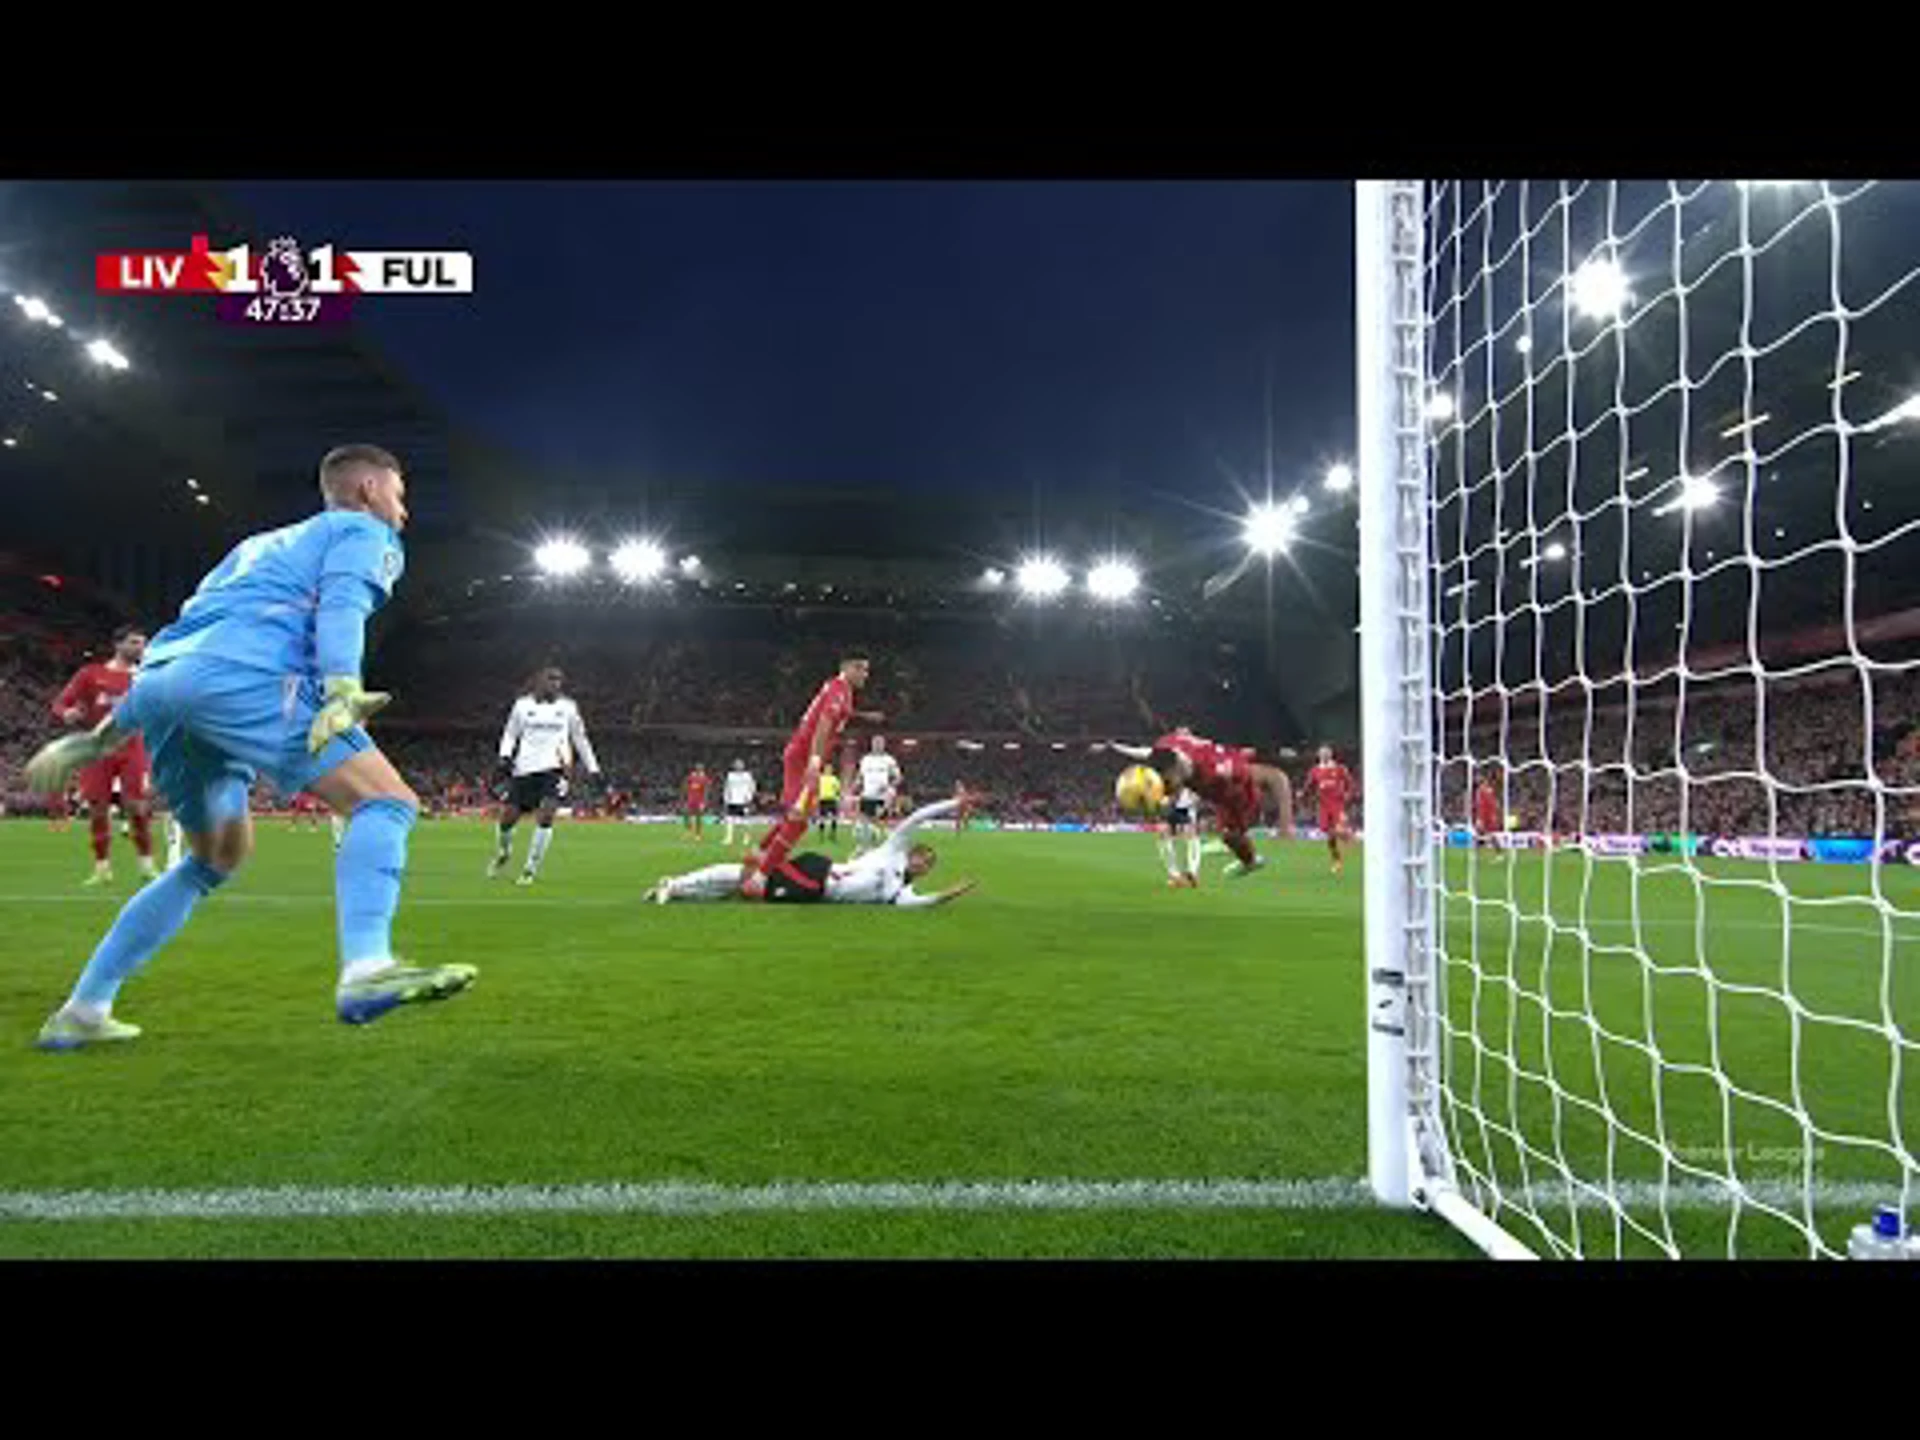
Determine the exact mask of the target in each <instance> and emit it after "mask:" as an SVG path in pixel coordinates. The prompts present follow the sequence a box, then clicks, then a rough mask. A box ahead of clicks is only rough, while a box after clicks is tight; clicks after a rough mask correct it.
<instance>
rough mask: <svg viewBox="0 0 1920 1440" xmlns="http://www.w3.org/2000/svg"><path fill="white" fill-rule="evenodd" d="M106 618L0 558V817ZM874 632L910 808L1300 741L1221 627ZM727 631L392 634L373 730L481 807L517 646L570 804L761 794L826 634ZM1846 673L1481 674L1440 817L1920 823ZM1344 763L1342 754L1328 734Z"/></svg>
mask: <svg viewBox="0 0 1920 1440" xmlns="http://www.w3.org/2000/svg"><path fill="white" fill-rule="evenodd" d="M116 618H117V617H116V616H115V615H113V614H112V613H111V611H110V609H109V608H108V607H106V606H105V604H104V602H102V601H101V600H100V599H99V597H97V596H91V595H88V594H86V593H85V592H84V591H82V590H81V589H79V588H78V587H63V586H60V585H53V584H49V583H47V581H46V578H45V577H40V576H34V575H31V574H27V573H23V572H20V571H18V570H12V571H6V570H0V806H4V807H5V809H6V810H7V811H11V812H13V813H20V812H22V811H33V810H36V809H39V808H42V807H40V806H37V805H36V804H34V803H33V802H32V801H30V800H29V799H28V797H26V796H25V794H24V793H23V787H22V783H21V776H20V771H21V766H22V765H23V764H24V762H25V760H26V758H27V756H28V755H30V754H31V753H32V752H33V750H34V749H36V748H37V747H38V746H39V745H40V744H42V743H44V742H45V740H46V739H47V738H48V736H49V735H50V734H51V733H52V732H53V730H54V729H55V728H56V726H55V723H54V722H53V720H52V718H51V716H50V715H49V713H48V705H49V703H50V701H51V699H52V697H53V695H54V694H56V693H57V692H58V690H59V689H60V687H61V685H63V684H64V683H65V681H66V679H67V678H68V676H69V675H71V673H72V671H73V669H74V668H75V667H76V666H77V665H78V664H80V663H81V662H82V660H84V659H85V658H87V656H88V654H89V653H90V652H98V651H100V650H102V649H103V648H104V645H105V641H106V636H107V634H108V633H109V632H110V630H111V626H112V624H113V623H114V620H115V619H116ZM510 623H511V622H510V621H509V622H507V624H510ZM843 623H844V621H843ZM821 628H826V629H829V630H831V629H832V628H833V627H832V626H831V625H829V626H826V627H821ZM879 628H881V629H882V630H883V631H884V630H886V628H887V627H879ZM893 628H894V630H895V631H896V632H897V633H893V634H888V635H883V638H882V639H881V640H880V641H879V642H878V643H874V644H869V645H863V646H861V647H860V648H861V649H863V650H865V651H867V652H868V653H869V654H870V655H871V657H872V659H873V661H874V675H875V681H874V686H873V688H872V689H871V690H870V691H869V692H868V694H867V697H866V703H870V704H871V705H872V706H873V708H875V709H877V710H879V711H881V712H882V713H883V714H885V716H886V721H885V723H884V725H882V726H879V727H874V726H859V727H856V728H855V730H854V731H853V732H851V734H850V738H849V741H848V748H847V750H846V751H845V752H844V753H843V754H842V756H841V766H842V769H843V770H850V769H851V767H852V765H853V764H854V763H855V762H856V761H857V756H858V751H859V750H860V749H863V748H864V747H865V745H866V744H867V741H868V737H869V736H871V735H872V734H874V733H883V734H885V735H887V736H888V737H889V739H890V742H891V744H892V748H893V749H894V752H895V754H896V755H897V757H898V758H899V759H900V761H901V764H902V766H903V768H904V771H905V775H906V791H907V795H906V798H907V800H908V801H910V802H914V801H920V800H924V799H926V798H931V797H938V796H944V795H947V794H951V793H952V791H953V787H954V784H955V782H956V781H964V782H965V783H966V785H967V786H968V788H969V789H970V790H973V791H976V792H979V793H981V795H982V796H983V800H982V804H981V806H980V813H982V814H984V815H987V816H990V817H992V818H995V819H998V820H1001V821H1003V822H1008V821H1013V822H1018V821H1034V822H1039V821H1073V820H1080V821H1087V822H1099V821H1102V820H1105V819H1109V818H1112V817H1113V814H1114V807H1113V800H1112V791H1111V786H1112V780H1113V775H1114V773H1115V770H1116V768H1117V765H1116V757H1115V756H1114V755H1113V754H1112V753H1111V752H1109V751H1106V750H1105V749H1104V748H1103V746H1102V742H1104V741H1108V740H1122V741H1127V742H1131V743H1139V742H1141V741H1142V740H1144V739H1148V738H1151V737H1152V736H1153V735H1155V734H1158V733H1160V732H1161V731H1162V730H1164V729H1169V728H1172V727H1173V726H1174V725H1176V724H1188V725H1191V726H1192V727H1193V728H1194V729H1196V730H1198V731H1200V732H1201V733H1211V734H1216V735H1218V736H1219V737H1221V738H1224V739H1229V740H1232V741H1235V742H1244V743H1250V744H1254V745H1257V746H1259V747H1260V748H1261V749H1262V750H1263V751H1266V752H1268V753H1270V754H1271V753H1276V752H1277V753H1279V754H1281V755H1282V756H1283V757H1284V758H1285V759H1286V761H1287V763H1288V765H1289V768H1290V769H1291V770H1292V771H1293V773H1294V778H1295V782H1296V786H1298V785H1299V784H1300V783H1301V782H1302V781H1303V780H1304V776H1305V771H1306V768H1307V767H1308V765H1310V764H1311V756H1310V751H1311V749H1312V747H1313V745H1314V744H1315V743H1317V739H1318V738H1319V737H1306V736H1291V735H1285V734H1276V733H1274V728H1275V727H1274V724H1273V722H1272V719H1271V717H1272V715H1273V714H1274V713H1275V712H1274V711H1273V710H1272V709H1271V708H1269V707H1267V706H1266V705H1265V703H1264V700H1265V698H1266V697H1263V696H1261V694H1260V693H1259V688H1260V682H1259V679H1258V677H1257V676H1256V675H1255V674H1253V673H1252V672H1251V669H1250V667H1249V665H1248V664H1247V663H1246V661H1245V660H1244V658H1243V657H1241V656H1239V655H1237V654H1236V653H1235V652H1234V651H1233V649H1232V647H1231V646H1228V645H1218V646H1175V645H1168V646H1154V645H1151V644H1149V645H1144V646H1143V645H1139V644H1136V643H1133V642H1132V641H1130V640H1125V639H1123V638H1122V637H1117V636H1115V635H1112V634H1106V635H1101V634H1093V633H1089V634H1082V635H1079V636H1077V637H1074V638H1072V639H1070V640H1068V641H1065V642H1063V641H1060V640H1056V641H1054V642H1052V643H1048V644H1040V643H1036V641H1035V639H1034V637H1033V636H1032V635H1031V634H1029V633H1026V632H1024V631H1023V630H1022V628H1021V627H1019V626H1017V625H1016V626H1002V627H981V626H978V625H975V626H970V627H968V628H967V630H966V631H965V633H964V634H961V633H949V634H945V635H940V634H933V635H921V634H915V633H913V632H911V631H910V630H907V629H904V628H903V627H893ZM734 630H735V633H731V634H726V635H714V634H711V633H707V632H705V631H702V632H700V633H699V634H694V633H678V634H676V633H667V634H650V635H649V634H640V635H636V634H633V633H631V631H630V629H629V628H627V627H626V626H625V625H624V624H623V623H621V622H618V621H608V620H607V619H606V618H604V617H602V618H601V619H600V620H599V621H598V622H597V623H594V624H581V625H569V626H566V627H565V628H556V629H554V630H553V631H552V632H551V633H549V634H546V635H542V636H536V637H534V638H533V639H532V640H531V641H529V640H527V639H526V638H525V637H519V636H515V637H514V638H513V643H502V642H503V639H504V638H505V636H504V635H495V636H488V635H486V634H484V633H481V634H475V633H463V634H460V635H458V636H457V637H454V636H446V635H435V634H433V633H430V632H429V633H426V634H415V635H411V636H403V638H402V640H401V643H399V644H398V645H396V646H395V647H393V648H392V649H390V650H389V651H387V652H385V653H383V654H382V655H381V656H380V664H381V665H382V666H383V667H385V668H386V671H387V673H392V674H395V675H404V676H405V683H404V684H400V683H396V684H395V689H396V690H397V691H398V693H399V699H398V701H397V702H396V704H395V705H394V707H393V709H392V710H391V711H390V712H389V715H388V716H387V717H383V720H382V722H381V740H382V744H383V745H384V746H385V747H386V748H387V749H388V750H389V751H390V752H391V753H392V754H393V755H394V756H395V759H396V761H397V762H398V763H399V765H400V766H401V768H402V770H403V771H404V773H406V774H407V776H408V777H409V779H410V781H411V782H412V783H413V785H414V787H415V788H416V789H417V790H418V791H419V792H420V794H421V795H422V797H423V798H424V799H425V800H426V801H427V803H428V805H429V807H430V808H431V809H433V810H436V811H440V812H446V811H453V810H462V809H474V808H482V807H484V806H486V805H488V804H490V803H491V799H492V797H491V792H490V785H491V782H492V777H493V763H494V757H495V754H496V753H497V747H498V742H499V734H500V727H501V724H502V722H503V720H504V717H505V714H506V710H507V707H508V705H509V704H510V703H511V700H512V698H513V697H514V696H515V695H517V694H519V693H520V692H521V689H522V688H523V685H524V682H525V680H526V678H527V675H528V673H529V672H530V670H531V669H532V668H533V667H534V666H535V665H537V664H541V663H557V664H560V665H561V666H563V667H564V668H565V670H566V673H567V690H568V693H569V694H571V695H572V696H573V697H574V699H575V700H576V701H577V702H578V703H579V705H580V708H581V711H582V713H583V715H584V716H585V718H586V720H587V724H588V727H589V730H590V732H591V734H592V736H593V738H594V742H595V745H596V748H597V749H598V751H599V754H600V758H601V761H602V764H603V766H604V767H605V770H606V773H607V776H608V779H609V785H608V786H607V787H606V789H607V791H608V792H609V793H607V794H603V795H602V794H597V795H595V796H594V797H593V798H592V800H591V801H590V802H589V803H591V804H598V805H604V804H606V803H607V802H608V801H609V800H610V801H611V802H612V803H614V804H615V805H617V806H618V807H620V808H623V809H634V810H642V811H650V812H654V813H659V812H662V811H671V810H676V809H677V808H678V806H679V803H680V797H681V793H682V786H683V782H684V779H685V776H686V774H687V772H688V770H689V769H691V768H692V766H693V765H694V763H695V762H696V761H697V762H699V763H702V764H704V765H705V766H706V767H707V769H708V770H709V772H711V773H713V774H715V775H716V776H717V775H719V774H721V773H724V772H725V771H726V770H727V769H728V768H729V766H730V765H731V763H732V762H733V761H734V760H735V759H736V758H737V759H740V760H742V761H744V762H745V763H746V764H747V766H748V768H749V769H750V770H751V771H752V772H753V773H754V775H755V778H756V780H757V781H758V782H759V787H760V791H761V793H762V795H763V796H765V795H767V794H768V793H770V792H772V791H774V790H776V789H777V786H778V781H779V750H780V745H781V743H782V741H783V740H784V738H785V735H786V734H787V732H788V731H789V730H790V728H791V726H792V724H793V723H794V721H795V720H796V719H797V718H798V716H799V715H800V714H801V712H802V711H803V710H804V709H805V707H806V704H807V702H808V700H809V699H810V698H811V696H812V694H813V691H814V689H815V688H816V687H817V686H818V685H819V683H820V681H821V680H822V679H823V678H824V677H825V676H826V675H828V674H830V673H831V672H832V670H833V669H834V667H835V664H836V662H837V659H838V656H839V655H840V654H841V653H842V652H843V651H844V650H846V649H847V648H848V644H847V642H846V641H845V640H844V639H843V638H839V637H835V636H834V635H832V634H820V633H817V631H816V629H815V628H814V627H810V626H802V625H797V624H796V625H793V626H791V627H790V628H789V629H788V630H787V631H786V632H785V633H775V632H772V631H770V630H769V627H768V625H767V623H766V621H765V620H764V619H749V620H747V621H745V622H744V623H743V624H741V625H736V626H735V627H734ZM505 634H506V635H511V634H512V632H511V631H510V630H507V631H506V632H505ZM1860 677H1861V672H1860V671H1859V670H1857V669H1856V668H1854V667H1852V666H1851V665H1834V666H1830V667H1826V668H1824V669H1815V670H1813V671H1811V672H1810V673H1808V674H1805V675H1801V676H1797V677H1795V678H1792V679H1771V680H1768V681H1767V682H1766V686H1765V693H1764V709H1762V707H1761V699H1762V697H1761V695H1760V692H1759V690H1758V688H1757V686H1756V683H1755V682H1754V681H1752V680H1733V681H1722V682H1719V683H1716V684H1713V685H1704V686H1703V685H1698V684H1696V685H1691V686H1690V687H1689V688H1688V690H1687V693H1686V696H1685V702H1684V705H1682V704H1680V703H1679V700H1680V697H1679V693H1678V691H1677V689H1676V687H1675V685H1674V683H1673V682H1672V681H1671V680H1668V681H1666V682H1665V683H1664V684H1663V685H1660V686H1642V687H1640V688H1639V689H1638V690H1637V691H1636V693H1635V694H1634V695H1633V697H1632V700H1631V704H1628V703H1627V697H1626V695H1625V693H1624V691H1622V690H1619V689H1617V688H1616V689H1615V690H1613V691H1611V692H1609V691H1604V690H1600V691H1595V692H1594V693H1593V697H1592V702H1591V704H1589V703H1588V700H1587V698H1586V696H1585V693H1584V692H1583V691H1581V690H1580V689H1578V688H1570V689H1563V690H1561V691H1560V692H1558V693H1556V694H1555V695H1554V696H1553V698H1552V699H1551V700H1550V702H1549V703H1548V704H1547V706H1546V708H1545V713H1544V716H1543V715H1542V712H1541V709H1540V707H1539V705H1538V704H1537V703H1533V701H1532V698H1531V697H1529V696H1527V695H1524V694H1509V695H1506V696H1502V694H1501V693H1500V692H1497V691H1483V692H1480V693H1478V694H1476V695H1475V697H1474V705H1473V709H1472V711H1471V712H1470V713H1465V712H1463V710H1462V708H1461V706H1460V705H1459V703H1457V702H1455V703H1453V704H1450V705H1449V706H1448V707H1447V708H1446V709H1445V711H1444V712H1443V732H1442V737H1441V744H1440V746H1439V755H1440V758H1441V762H1442V763H1441V770H1440V774H1441V786H1440V805H1441V814H1442V817H1443V819H1444V820H1445V821H1446V822H1447V823H1450V824H1464V823H1466V820H1467V816H1468V811H1469V805H1468V795H1469V793H1470V790H1471V788H1472V785H1473V784H1474V783H1475V782H1476V781H1477V780H1479V779H1480V778H1482V777H1491V778H1492V779H1493V782H1494V785H1495V788H1496V791H1497V792H1499V794H1500V795H1501V796H1502V808H1503V810H1504V812H1505V813H1506V814H1507V815H1508V816H1509V817H1510V823H1511V824H1512V825H1513V826H1515V827H1516V828H1521V829H1528V830H1540V829H1549V830H1551V831H1553V832H1554V833H1557V834H1563V835H1570V834H1604V833H1663V832H1672V831H1678V830H1682V829H1685V830H1689V831H1692V832H1695V833H1700V834H1717V835H1752V834H1767V833H1770V832H1771V833H1779V834H1783V835H1872V834H1874V833H1876V831H1877V830H1878V829H1880V828H1882V827H1883V826H1884V829H1885V831H1886V833H1888V834H1891V835H1897V836H1901V837H1903V838H1912V837H1920V668H1917V669H1914V670H1902V669H1899V668H1897V667H1895V668H1888V669H1883V670H1879V671H1876V672H1874V673H1873V677H1872V681H1871V690H1870V695H1869V694H1868V693H1864V692H1863V688H1862V680H1861V678H1860ZM1869 698H1870V699H1871V728H1872V735H1871V743H1870V744H1869V740H1868V734H1867V730H1868V719H1867V716H1868V707H1867V705H1866V703H1865V702H1866V701H1867V699H1869ZM1503 710H1504V719H1503ZM1254 717H1264V723H1263V720H1262V719H1261V718H1254ZM1676 717H1678V719H1677V723H1676ZM1629 721H1631V727H1629ZM703 729H705V730H706V731H707V732H708V733H705V734H702V733H700V732H701V731H702V730H703ZM1288 748H1291V749H1292V750H1294V751H1297V754H1292V755H1290V754H1288V753H1287V750H1288ZM1869 755H1871V757H1872V766H1873V769H1872V777H1873V778H1870V776H1869V772H1868V767H1867V761H1868V756H1869ZM1345 758H1347V759H1348V760H1349V763H1350V764H1353V765H1354V768H1355V769H1356V771H1357V770H1358V764H1357V756H1355V755H1353V754H1352V752H1351V750H1350V749H1348V750H1347V751H1346V754H1345ZM1360 778H1361V783H1362V788H1363V791H1364V788H1365V784H1366V778H1365V777H1364V776H1361V777H1360ZM1876 780H1877V785H1876V783H1875V781H1876ZM1876 794H1879V795H1881V796H1883V797H1884V806H1882V805H1880V804H1877V803H1876ZM261 798H262V801H263V803H267V804H272V803H274V802H275V801H276V800H277V799H279V798H280V797H274V796H270V795H263V796H262V797H261ZM712 803H713V804H715V805H717V804H718V786H717V785H716V786H715V788H714V792H713V800H712ZM1299 809H1300V812H1301V813H1300V819H1301V821H1302V822H1303V823H1304V822H1305V821H1306V820H1307V819H1308V818H1309V817H1308V815H1307V813H1306V809H1307V807H1306V806H1304V805H1302V806H1300V807H1299ZM1883 809H1884V819H1882V810H1883ZM1356 818H1358V812H1357V811H1356Z"/></svg>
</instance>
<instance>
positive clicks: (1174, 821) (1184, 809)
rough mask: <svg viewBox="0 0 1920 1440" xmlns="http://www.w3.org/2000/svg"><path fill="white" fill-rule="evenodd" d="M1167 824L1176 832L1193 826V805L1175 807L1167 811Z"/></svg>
mask: <svg viewBox="0 0 1920 1440" xmlns="http://www.w3.org/2000/svg"><path fill="white" fill-rule="evenodd" d="M1167 824H1168V825H1170V826H1172V827H1173V828H1174V829H1175V830H1179V829H1181V828H1183V827H1185V826H1189V825H1192V824H1193V807H1192V806H1191V805H1174V806H1171V807H1169V808H1168V810H1167Z"/></svg>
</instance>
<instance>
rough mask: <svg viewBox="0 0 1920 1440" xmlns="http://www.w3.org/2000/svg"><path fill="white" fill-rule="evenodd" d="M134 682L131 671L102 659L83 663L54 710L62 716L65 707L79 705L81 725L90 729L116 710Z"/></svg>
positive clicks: (62, 692)
mask: <svg viewBox="0 0 1920 1440" xmlns="http://www.w3.org/2000/svg"><path fill="white" fill-rule="evenodd" d="M132 684H133V671H131V670H121V669H119V668H118V667H116V666H113V665H108V664H106V663H104V662H102V661H95V662H93V663H92V664H88V665H82V666H81V667H80V669H79V670H78V671H77V672H75V674H74V677H73V678H72V679H71V680H69V681H68V682H67V688H66V689H64V690H62V691H61V692H60V698H59V699H57V700H55V701H54V702H53V713H54V714H55V715H59V714H60V713H61V712H62V711H63V710H72V709H74V708H76V707H77V708H78V709H79V710H80V712H81V715H80V724H82V725H84V726H86V728H87V729H89V730H91V729H92V728H93V727H94V726H96V725H98V724H99V723H100V722H101V721H102V720H104V719H106V718H107V716H108V715H110V714H111V713H113V707H114V706H115V705H117V704H119V703H120V699H121V697H122V696H123V695H125V694H126V693H127V689H128V687H129V686H131V685H132Z"/></svg>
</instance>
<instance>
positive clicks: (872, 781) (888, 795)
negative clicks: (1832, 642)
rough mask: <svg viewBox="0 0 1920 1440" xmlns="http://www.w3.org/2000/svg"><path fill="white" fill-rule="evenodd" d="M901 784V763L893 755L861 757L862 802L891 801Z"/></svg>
mask: <svg viewBox="0 0 1920 1440" xmlns="http://www.w3.org/2000/svg"><path fill="white" fill-rule="evenodd" d="M899 783H900V762H899V761H898V760H896V759H894V758H893V756H891V755H886V754H880V755H873V754H868V755H862V756H861V757H860V798H861V799H862V800H890V799H892V798H893V792H894V789H895V787H896V786H898V785H899Z"/></svg>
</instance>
